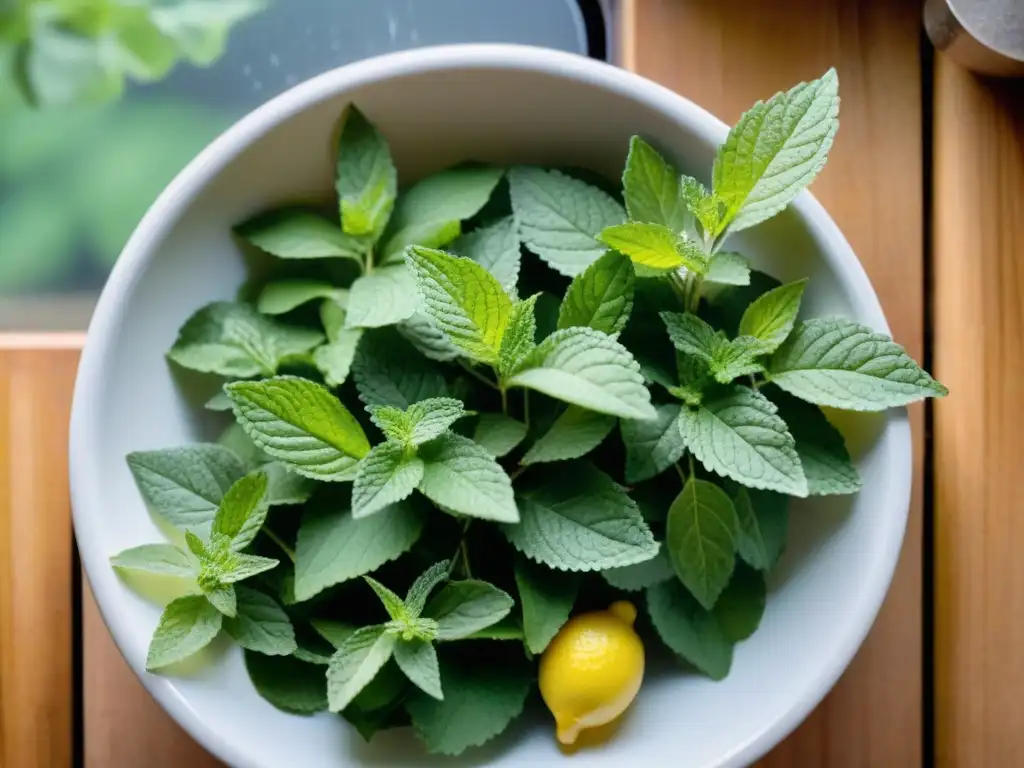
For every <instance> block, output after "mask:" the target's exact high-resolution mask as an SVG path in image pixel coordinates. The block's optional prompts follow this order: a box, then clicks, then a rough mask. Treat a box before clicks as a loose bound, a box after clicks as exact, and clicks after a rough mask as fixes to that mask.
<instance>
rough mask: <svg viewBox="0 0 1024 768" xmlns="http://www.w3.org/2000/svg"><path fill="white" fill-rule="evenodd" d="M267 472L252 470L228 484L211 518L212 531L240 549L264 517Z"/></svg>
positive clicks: (236, 548) (233, 547)
mask: <svg viewBox="0 0 1024 768" xmlns="http://www.w3.org/2000/svg"><path fill="white" fill-rule="evenodd" d="M266 495H267V475H266V474H265V473H263V472H253V473H252V474H249V475H246V476H245V477H243V478H242V479H240V480H239V481H238V482H236V483H235V484H234V485H232V486H231V487H230V488H229V489H228V491H227V493H225V494H224V498H223V499H222V500H221V503H220V506H219V507H218V509H217V514H216V515H215V516H214V518H213V533H216V534H220V535H222V536H224V537H226V538H227V539H228V540H229V541H230V542H231V548H232V549H234V550H235V551H236V552H241V551H242V550H243V549H245V548H246V547H247V546H249V544H250V543H252V540H253V539H255V538H256V534H257V533H259V530H260V528H262V527H263V521H264V520H266V519H267V504H266Z"/></svg>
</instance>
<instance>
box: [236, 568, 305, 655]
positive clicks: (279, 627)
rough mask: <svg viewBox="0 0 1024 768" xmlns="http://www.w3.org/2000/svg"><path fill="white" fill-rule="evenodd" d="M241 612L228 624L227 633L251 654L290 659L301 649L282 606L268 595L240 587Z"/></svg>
mask: <svg viewBox="0 0 1024 768" xmlns="http://www.w3.org/2000/svg"><path fill="white" fill-rule="evenodd" d="M235 591H236V594H237V597H238V611H237V615H236V616H235V618H230V619H225V620H224V629H225V630H227V633H228V634H229V635H231V637H232V638H234V640H235V642H236V643H238V644H239V645H240V646H242V647H243V648H245V649H246V650H248V651H257V652H258V653H265V654H267V655H268V656H288V655H289V654H291V653H294V652H295V650H296V648H297V647H298V646H297V645H296V643H295V628H294V627H292V622H291V620H290V619H289V618H288V614H286V613H285V612H284V610H283V609H282V608H281V606H280V605H278V604H277V602H276V601H275V600H274V599H273V598H272V597H269V596H268V595H265V594H263V593H262V592H259V591H258V590H255V589H250V588H249V587H246V586H242V585H238V586H237V587H235Z"/></svg>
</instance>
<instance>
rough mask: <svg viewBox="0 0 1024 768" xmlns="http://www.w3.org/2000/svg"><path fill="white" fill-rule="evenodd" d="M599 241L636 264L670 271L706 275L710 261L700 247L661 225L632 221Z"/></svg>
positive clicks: (605, 233) (611, 229) (610, 230)
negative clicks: (684, 269)
mask: <svg viewBox="0 0 1024 768" xmlns="http://www.w3.org/2000/svg"><path fill="white" fill-rule="evenodd" d="M597 238H598V240H600V241H601V242H602V243H604V244H605V245H607V246H608V247H609V248H614V249H615V250H616V251H618V252H619V253H622V254H625V255H626V256H628V257H629V258H630V259H632V261H633V263H634V264H637V265H640V266H644V267H650V268H651V269H654V270H661V271H666V272H667V271H669V270H673V269H679V267H686V268H687V269H688V270H690V271H691V272H695V273H696V274H698V275H703V274H704V273H705V272H707V269H708V262H707V257H706V256H705V255H704V252H703V251H702V250H701V248H700V246H699V245H697V244H696V243H693V242H691V241H690V240H688V239H687V238H686V236H685V235H682V234H680V233H678V232H673V231H672V230H671V229H669V228H668V227H666V226H663V225H661V224H641V223H639V222H635V221H630V222H627V223H626V224H617V225H615V226H611V227H608V228H607V229H604V230H602V231H601V233H600V234H599V235H598V236H597Z"/></svg>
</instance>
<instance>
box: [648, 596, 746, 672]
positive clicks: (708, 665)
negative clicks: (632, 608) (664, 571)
mask: <svg viewBox="0 0 1024 768" xmlns="http://www.w3.org/2000/svg"><path fill="white" fill-rule="evenodd" d="M647 612H648V613H649V614H650V616H651V622H652V623H653V624H654V628H655V629H656V630H657V632H658V635H659V636H660V637H661V639H662V641H663V642H664V643H665V645H667V646H668V647H669V648H670V649H671V650H672V651H673V652H675V653H676V654H677V655H679V656H681V657H682V658H683V659H684V660H686V661H688V662H689V663H690V664H692V665H693V666H694V667H696V668H697V669H698V670H700V671H701V672H703V673H704V674H705V675H707V676H708V677H710V678H711V679H712V680H724V679H725V676H726V675H728V674H729V668H730V667H731V666H732V644H731V643H730V642H729V641H728V640H727V639H726V637H725V635H724V634H723V633H722V630H721V628H720V627H719V626H718V621H717V620H716V619H715V617H714V616H713V615H712V614H711V613H710V612H709V611H706V610H704V608H702V607H701V606H700V603H698V602H697V601H696V600H694V599H693V596H692V595H691V594H690V593H689V592H687V591H686V588H685V587H684V586H683V585H682V584H680V583H679V581H678V580H676V579H671V580H669V581H664V582H662V583H660V584H657V585H655V586H653V587H650V588H649V589H648V590H647Z"/></svg>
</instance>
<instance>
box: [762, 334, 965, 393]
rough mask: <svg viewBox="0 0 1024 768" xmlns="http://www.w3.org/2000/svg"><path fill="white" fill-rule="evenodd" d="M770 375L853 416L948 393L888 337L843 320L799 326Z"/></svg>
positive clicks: (773, 361)
mask: <svg viewBox="0 0 1024 768" xmlns="http://www.w3.org/2000/svg"><path fill="white" fill-rule="evenodd" d="M769 374H770V378H771V380H772V381H773V382H775V383H776V384H778V385H779V386H780V387H782V388H783V389H784V390H786V391H787V392H789V393H790V394H791V395H796V396H797V397H799V398H800V399H801V400H806V401H808V402H811V403H815V404H816V405H829V406H832V407H833V408H845V409H847V410H851V411H883V410H885V409H887V408H895V407H897V406H901V405H907V404H908V403H913V402H916V401H918V400H921V399H923V398H926V397H945V396H946V394H947V393H948V390H947V389H946V388H945V387H944V386H942V385H941V384H939V382H937V381H935V379H933V378H932V377H931V376H929V375H928V374H927V373H926V372H925V371H923V370H921V368H920V367H918V365H917V363H915V362H914V361H913V360H911V359H910V356H909V355H907V353H906V352H905V351H904V349H903V347H901V346H900V345H899V344H896V343H895V342H893V341H892V339H890V338H889V337H888V336H885V335H884V334H881V333H875V332H874V331H872V330H871V329H870V328H868V327H866V326H863V325H860V324H859V323H854V322H852V321H850V320H844V319H843V318H838V317H834V318H818V319H814V320H808V321H806V322H804V323H801V324H800V325H798V326H797V327H796V329H795V330H794V331H793V333H792V334H791V335H790V336H789V338H788V339H786V342H785V343H784V344H783V345H782V346H781V347H780V348H779V349H778V351H777V352H776V353H775V354H774V355H773V356H772V359H771V363H770V364H769Z"/></svg>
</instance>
